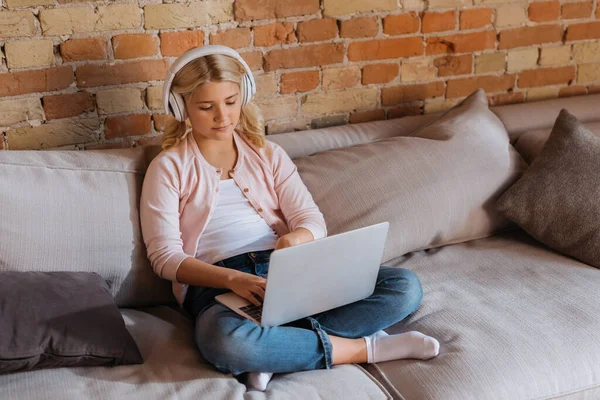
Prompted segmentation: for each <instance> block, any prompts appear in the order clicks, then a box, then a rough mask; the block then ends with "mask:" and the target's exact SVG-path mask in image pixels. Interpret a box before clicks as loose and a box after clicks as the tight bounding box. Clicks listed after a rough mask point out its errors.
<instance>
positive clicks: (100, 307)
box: [0, 271, 143, 373]
mask: <svg viewBox="0 0 600 400" xmlns="http://www.w3.org/2000/svg"><path fill="white" fill-rule="evenodd" d="M0 321H1V322H0V373H5V372H12V371H22V370H29V369H37V368H50V367H73V366H99V365H105V366H113V365H124V364H141V363H143V359H142V356H141V354H140V351H139V349H138V347H137V345H136V343H135V341H134V340H133V338H132V337H131V335H130V333H129V332H128V331H127V329H126V327H125V322H124V321H123V317H122V316H121V313H120V312H119V309H118V308H117V306H116V304H115V302H114V300H113V298H112V296H111V295H110V290H109V287H108V285H107V283H106V282H105V281H104V280H103V279H102V277H100V275H98V274H96V273H93V272H15V271H9V272H0Z"/></svg>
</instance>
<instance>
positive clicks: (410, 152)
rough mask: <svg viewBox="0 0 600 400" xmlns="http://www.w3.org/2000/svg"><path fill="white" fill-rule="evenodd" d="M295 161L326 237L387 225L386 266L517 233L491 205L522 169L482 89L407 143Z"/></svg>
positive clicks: (401, 139) (406, 139)
mask: <svg viewBox="0 0 600 400" xmlns="http://www.w3.org/2000/svg"><path fill="white" fill-rule="evenodd" d="M294 162H295V163H296V165H297V166H298V170H299V172H300V175H301V177H302V179H303V181H304V183H305V184H306V186H307V187H308V189H309V190H310V192H311V194H312V196H313V198H314V200H315V202H316V203H317V204H318V206H319V208H320V209H321V211H322V212H323V215H324V216H325V221H326V223H327V227H328V232H329V234H330V235H332V234H336V233H340V232H344V231H347V230H350V229H355V228H359V227H363V226H366V225H370V224H374V223H377V222H382V221H389V222H390V232H389V235H388V241H387V244H386V248H385V252H384V257H383V261H384V262H387V261H389V260H391V259H393V258H395V257H398V256H401V255H403V254H405V253H408V252H411V251H414V250H419V249H426V248H431V247H438V246H442V245H446V244H451V243H458V242H463V241H468V240H472V239H477V238H483V237H486V236H489V235H491V234H493V233H494V232H497V231H499V230H501V229H505V228H509V227H514V225H512V224H510V223H509V221H507V220H506V219H505V218H504V217H503V216H501V215H499V213H498V212H497V211H496V209H495V208H494V205H495V202H496V199H497V197H498V196H499V195H500V194H501V193H502V192H504V190H505V189H506V188H507V187H509V186H510V185H511V184H512V183H513V182H514V181H515V180H516V179H517V178H518V177H519V176H520V174H521V173H522V171H523V169H524V167H525V166H526V164H525V163H524V161H523V160H522V159H521V157H520V156H519V154H518V153H517V152H516V151H515V150H514V149H513V148H512V146H511V145H510V144H509V138H508V134H507V133H506V130H505V129H504V126H503V125H502V123H501V122H500V120H499V119H498V118H497V117H496V115H494V114H493V113H492V112H491V111H490V110H489V109H488V103H487V99H486V96H485V93H484V92H483V91H482V90H478V91H476V92H475V93H473V94H472V95H471V96H469V97H468V98H467V99H465V100H464V101H463V102H462V103H461V104H459V105H457V106H456V107H454V108H452V109H451V110H449V111H448V112H446V113H445V114H443V115H442V116H440V117H439V118H438V119H436V120H435V121H434V122H432V123H430V124H429V125H427V126H424V127H422V128H420V129H419V130H417V131H416V132H413V133H411V134H410V137H394V138H388V139H384V140H380V141H375V142H371V143H367V144H361V145H358V146H354V147H349V148H344V149H337V150H333V151H327V152H322V153H317V154H315V155H313V156H308V157H301V158H296V159H295V160H294Z"/></svg>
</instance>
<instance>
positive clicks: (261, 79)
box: [254, 72, 318, 99]
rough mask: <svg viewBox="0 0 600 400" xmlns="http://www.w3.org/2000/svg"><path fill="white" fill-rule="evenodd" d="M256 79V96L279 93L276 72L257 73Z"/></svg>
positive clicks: (261, 96)
mask: <svg viewBox="0 0 600 400" xmlns="http://www.w3.org/2000/svg"><path fill="white" fill-rule="evenodd" d="M317 73H318V72H317ZM254 81H255V82H256V95H255V96H256V97H255V98H257V99H258V98H264V97H272V96H275V95H277V91H278V88H277V77H276V76H275V73H274V72H271V73H268V74H262V75H257V76H255V77H254Z"/></svg>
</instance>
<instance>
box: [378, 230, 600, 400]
mask: <svg viewBox="0 0 600 400" xmlns="http://www.w3.org/2000/svg"><path fill="white" fill-rule="evenodd" d="M391 265H393V266H399V267H404V268H409V269H411V270H413V271H415V272H416V273H417V275H418V276H419V277H420V278H421V282H422V284H423V288H424V297H423V301H422V303H421V307H420V308H419V310H418V311H417V312H416V313H415V314H414V315H413V316H412V317H411V318H410V319H408V320H406V323H399V324H397V325H396V326H394V327H392V328H390V329H388V332H394V333H398V332H403V331H405V330H413V329H415V330H419V331H421V332H423V333H425V334H428V335H432V336H434V337H436V338H438V339H439V341H440V343H441V347H440V354H439V356H438V357H437V358H434V359H431V360H429V361H419V360H400V361H392V362H386V363H380V364H377V365H369V366H368V367H367V369H368V370H369V371H370V372H371V373H372V374H373V375H374V376H375V377H377V378H378V379H379V380H380V381H381V382H384V383H385V384H386V385H387V387H388V389H389V390H390V393H392V395H394V397H395V398H403V399H418V400H422V399H443V400H453V399H457V400H458V399H460V400H465V399H478V400H480V399H494V400H501V399H507V400H508V399H510V400H518V399H548V398H552V399H558V398H560V399H566V398H568V399H592V398H593V399H598V398H600V340H598V339H599V338H600V296H598V288H599V287H600V270H598V269H597V268H593V267H590V266H588V265H586V264H583V263H581V262H578V261H576V260H574V259H571V258H567V257H565V256H562V255H560V254H558V253H556V252H554V251H552V250H550V249H548V248H547V247H545V246H544V245H542V244H540V243H539V242H537V241H535V240H534V239H533V238H531V237H530V236H528V235H527V234H526V233H524V232H523V231H521V230H514V231H511V232H504V233H502V234H498V235H495V236H492V237H489V238H485V239H480V240H475V241H470V242H466V243H460V244H455V245H450V246H445V247H440V248H436V249H431V250H427V251H419V252H413V253H410V254H407V255H405V256H403V257H400V258H398V259H395V260H393V262H392V263H391Z"/></svg>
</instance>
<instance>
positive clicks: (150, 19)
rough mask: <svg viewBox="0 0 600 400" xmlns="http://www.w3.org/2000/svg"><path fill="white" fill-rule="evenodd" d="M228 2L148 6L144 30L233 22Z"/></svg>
mask: <svg viewBox="0 0 600 400" xmlns="http://www.w3.org/2000/svg"><path fill="white" fill-rule="evenodd" d="M232 7H233V4H232V2H231V1H228V0H208V1H202V2H193V3H171V4H148V5H146V6H144V28H146V29H176V28H195V27H198V26H206V25H216V24H218V23H221V22H228V21H232V20H233V10H232Z"/></svg>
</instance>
